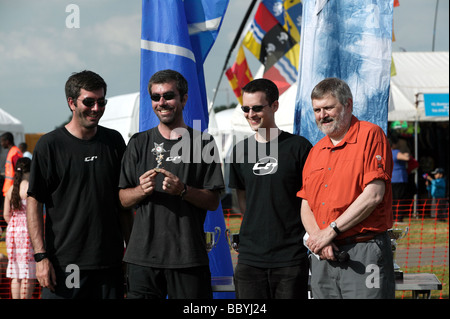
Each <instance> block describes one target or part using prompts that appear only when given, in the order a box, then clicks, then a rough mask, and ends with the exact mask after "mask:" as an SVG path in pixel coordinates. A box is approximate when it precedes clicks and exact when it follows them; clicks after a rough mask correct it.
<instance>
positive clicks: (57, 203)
mask: <svg viewBox="0 0 450 319" xmlns="http://www.w3.org/2000/svg"><path fill="white" fill-rule="evenodd" d="M125 147H126V145H125V142H124V140H123V138H122V136H121V135H120V134H119V133H118V132H117V131H115V130H111V129H108V128H104V127H101V126H99V127H98V130H97V134H96V135H95V137H94V138H92V139H91V140H80V139H78V138H76V137H74V136H73V135H72V134H70V133H69V132H68V131H67V129H66V128H64V127H62V128H59V129H56V130H54V131H52V132H50V133H48V134H46V135H44V136H42V137H41V138H40V139H39V141H38V143H37V144H36V147H35V149H34V152H33V161H32V165H31V172H30V183H29V189H28V195H30V196H32V197H34V198H36V199H37V200H38V201H39V202H41V203H44V204H45V209H46V210H45V244H46V250H47V252H48V253H49V254H50V259H51V261H52V262H53V264H54V265H56V266H61V267H63V266H67V265H69V264H76V265H77V266H78V267H80V269H98V268H106V267H113V266H118V265H120V264H121V260H122V257H123V249H124V242H123V236H122V232H121V228H120V222H119V207H120V203H119V197H118V182H119V173H120V163H121V159H122V155H123V153H124V151H125Z"/></svg>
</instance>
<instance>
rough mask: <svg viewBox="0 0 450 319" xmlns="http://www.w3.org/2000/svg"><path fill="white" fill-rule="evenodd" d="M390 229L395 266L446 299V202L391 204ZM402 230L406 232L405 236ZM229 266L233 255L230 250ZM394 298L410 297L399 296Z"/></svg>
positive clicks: (231, 216) (235, 221) (233, 224)
mask: <svg viewBox="0 0 450 319" xmlns="http://www.w3.org/2000/svg"><path fill="white" fill-rule="evenodd" d="M393 213H394V219H395V223H394V228H400V229H403V230H405V236H404V238H402V239H399V240H398V241H397V249H396V253H395V260H396V263H397V264H398V265H399V266H400V267H401V269H402V270H403V271H404V272H405V273H420V272H426V273H434V274H435V275H436V276H437V278H438V279H439V280H440V281H441V283H442V287H443V289H442V290H441V291H438V292H433V293H432V298H446V299H447V298H449V289H448V283H449V270H448V263H449V255H448V245H449V224H448V220H449V208H448V200H447V199H442V200H439V201H436V202H434V201H432V200H431V199H427V200H417V201H414V200H404V201H394V203H393ZM224 217H225V224H226V227H227V229H229V230H230V232H231V233H238V232H239V228H240V225H241V222H242V215H241V214H238V213H235V212H234V211H232V210H229V209H225V210H224ZM0 226H2V230H3V234H2V235H1V236H0V299H8V298H11V288H10V287H11V281H10V279H9V278H6V276H5V273H6V266H7V263H8V259H7V254H6V248H5V241H4V238H5V228H4V227H5V225H4V224H1V223H0ZM406 229H408V232H407V233H406ZM231 256H232V259H233V264H236V262H237V253H236V252H235V251H234V250H231ZM39 295H40V289H39V287H38V286H37V285H36V288H35V290H34V294H33V298H39ZM396 297H397V298H408V297H410V296H409V295H408V294H407V293H401V294H400V295H397V296H396Z"/></svg>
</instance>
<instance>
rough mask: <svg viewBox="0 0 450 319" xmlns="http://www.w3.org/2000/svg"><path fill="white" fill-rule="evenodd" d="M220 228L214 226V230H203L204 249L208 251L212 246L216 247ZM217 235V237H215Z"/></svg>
mask: <svg viewBox="0 0 450 319" xmlns="http://www.w3.org/2000/svg"><path fill="white" fill-rule="evenodd" d="M221 232H222V231H221V229H220V227H219V226H216V227H215V228H214V231H213V232H211V231H207V232H205V241H206V251H207V252H208V253H209V252H210V251H211V250H212V249H213V248H214V247H216V245H217V243H218V242H219V238H220V233H221ZM216 235H217V239H216Z"/></svg>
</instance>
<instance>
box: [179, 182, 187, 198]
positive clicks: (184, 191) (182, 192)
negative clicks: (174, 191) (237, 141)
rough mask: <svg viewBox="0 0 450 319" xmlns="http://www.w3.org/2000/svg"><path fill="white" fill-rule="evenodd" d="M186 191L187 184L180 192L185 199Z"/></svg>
mask: <svg viewBox="0 0 450 319" xmlns="http://www.w3.org/2000/svg"><path fill="white" fill-rule="evenodd" d="M186 192H187V186H186V184H184V188H183V190H182V191H181V193H180V197H181V199H184V195H186Z"/></svg>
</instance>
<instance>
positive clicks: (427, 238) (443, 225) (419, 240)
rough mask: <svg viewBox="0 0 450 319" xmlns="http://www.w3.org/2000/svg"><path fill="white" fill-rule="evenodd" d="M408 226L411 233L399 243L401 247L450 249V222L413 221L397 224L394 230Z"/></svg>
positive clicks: (432, 220)
mask: <svg viewBox="0 0 450 319" xmlns="http://www.w3.org/2000/svg"><path fill="white" fill-rule="evenodd" d="M406 226H409V232H408V234H407V235H406V237H405V238H403V239H401V240H400V241H399V245H413V246H420V245H434V246H436V247H445V246H446V247H448V241H449V238H448V228H449V224H448V220H446V221H436V220H434V219H411V220H409V221H407V222H406V221H405V222H403V223H396V224H395V225H394V228H405V227H406Z"/></svg>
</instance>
